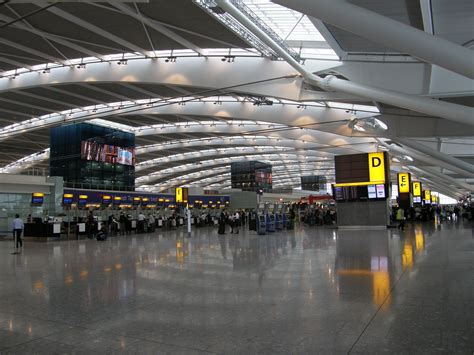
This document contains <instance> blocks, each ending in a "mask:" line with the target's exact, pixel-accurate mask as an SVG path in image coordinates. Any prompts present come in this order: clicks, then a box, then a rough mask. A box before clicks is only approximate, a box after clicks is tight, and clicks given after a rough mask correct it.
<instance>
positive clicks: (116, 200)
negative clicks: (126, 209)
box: [114, 196, 122, 205]
mask: <svg viewBox="0 0 474 355" xmlns="http://www.w3.org/2000/svg"><path fill="white" fill-rule="evenodd" d="M121 203H122V197H120V196H114V205H120V204H121Z"/></svg>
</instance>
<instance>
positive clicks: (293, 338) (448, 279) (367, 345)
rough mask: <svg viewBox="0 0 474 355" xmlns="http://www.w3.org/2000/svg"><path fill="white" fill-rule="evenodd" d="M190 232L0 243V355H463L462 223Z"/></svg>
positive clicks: (470, 297) (472, 311)
mask: <svg viewBox="0 0 474 355" xmlns="http://www.w3.org/2000/svg"><path fill="white" fill-rule="evenodd" d="M193 233H194V235H193V237H192V238H190V239H189V238H185V237H184V236H185V231H168V232H162V233H161V232H157V233H155V234H153V235H133V236H127V237H113V238H110V239H109V240H108V241H106V242H97V241H93V240H85V241H84V240H81V241H60V242H48V243H34V242H27V243H26V247H25V249H24V251H23V252H22V254H21V255H11V252H12V251H13V249H12V248H13V245H12V244H13V243H12V242H7V241H4V242H0V353H2V354H9V353H45V354H53V353H85V354H89V353H122V352H123V353H131V354H136V353H145V354H147V353H148V354H160V353H182V354H188V353H240V354H252V353H262V354H263V353H266V354H275V353H287V354H290V353H291V354H296V353H301V354H304V353H312V354H316V353H320V354H331V353H334V354H345V353H348V352H350V353H361V354H367V353H383V352H387V353H427V354H434V353H460V354H463V353H465V354H472V352H473V350H474V239H473V231H472V229H471V226H469V225H467V224H463V223H453V222H451V223H444V224H441V225H440V226H436V225H435V224H434V223H431V224H420V225H409V226H407V228H406V230H405V231H402V232H400V231H397V230H383V231H368V230H366V231H338V230H336V229H327V228H314V227H311V228H309V227H308V228H306V227H298V226H297V227H296V229H295V230H294V231H284V232H277V233H275V234H271V235H266V236H256V235H255V234H254V232H245V233H244V232H243V231H241V232H240V234H238V235H231V234H226V235H225V236H222V237H220V238H218V236H217V233H216V230H215V229H207V228H203V229H197V230H195V231H194V232H193Z"/></svg>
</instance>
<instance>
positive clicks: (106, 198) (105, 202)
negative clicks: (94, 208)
mask: <svg viewBox="0 0 474 355" xmlns="http://www.w3.org/2000/svg"><path fill="white" fill-rule="evenodd" d="M110 202H112V196H110V195H103V196H102V204H103V205H110Z"/></svg>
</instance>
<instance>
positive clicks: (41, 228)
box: [24, 222, 61, 238]
mask: <svg viewBox="0 0 474 355" xmlns="http://www.w3.org/2000/svg"><path fill="white" fill-rule="evenodd" d="M60 235H61V223H60V222H57V223H42V222H41V223H25V230H24V236H25V237H33V238H52V237H59V236H60Z"/></svg>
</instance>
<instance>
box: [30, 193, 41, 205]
mask: <svg viewBox="0 0 474 355" xmlns="http://www.w3.org/2000/svg"><path fill="white" fill-rule="evenodd" d="M43 202H44V193H42V192H33V193H32V194H31V204H32V205H42V204H43Z"/></svg>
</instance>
